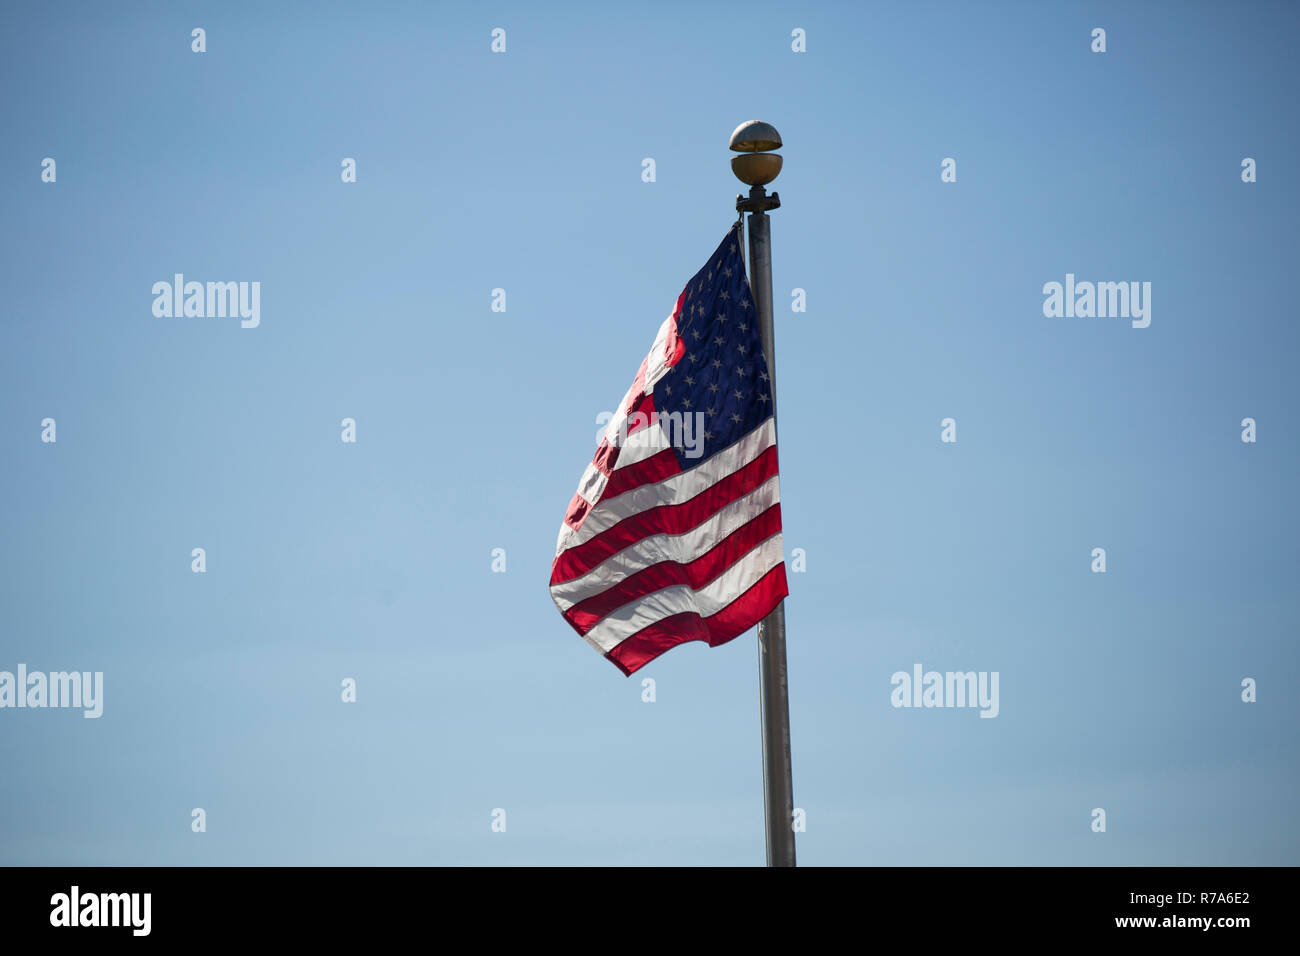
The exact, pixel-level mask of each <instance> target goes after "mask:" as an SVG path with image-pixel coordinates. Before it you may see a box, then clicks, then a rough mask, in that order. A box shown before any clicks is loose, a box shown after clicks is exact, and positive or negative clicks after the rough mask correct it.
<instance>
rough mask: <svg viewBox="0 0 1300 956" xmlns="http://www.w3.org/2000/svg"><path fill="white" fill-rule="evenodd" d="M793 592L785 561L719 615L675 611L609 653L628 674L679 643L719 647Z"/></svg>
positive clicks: (616, 665)
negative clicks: (676, 612) (704, 643)
mask: <svg viewBox="0 0 1300 956" xmlns="http://www.w3.org/2000/svg"><path fill="white" fill-rule="evenodd" d="M789 593H790V591H789V588H787V587H786V582H785V564H784V562H783V563H781V564H778V565H777V566H776V567H774V568H773V569H772V570H771V571H768V572H767V574H765V575H763V576H762V577H761V578H760V579H759V580H758V581H757V582H756V583H755V584H754V586H753V587H752V588H750V589H749V590H748V591H746V592H745V593H744V594H742V595H741V596H740V597H738V598H736V600H734V601H732V602H731V603H730V604H728V605H727V606H726V607H724V608H723V609H722V610H721V611H719V612H718V613H717V614H714V615H712V616H711V617H703V618H702V617H700V616H699V615H698V614H694V613H688V614H674V615H673V616H672V617H667V618H664V619H663V620H662V621H656V622H655V623H654V624H651V625H650V626H649V627H643V628H642V629H641V630H639V631H637V632H636V633H635V634H633V635H632V636H631V637H629V638H627V639H626V640H624V641H622V642H621V643H620V644H618V646H616V647H615V648H614V649H613V650H612V651H610V652H609V653H608V654H606V655H605V656H606V657H607V658H609V660H610V661H611V662H613V664H614V666H615V667H617V668H618V669H619V670H621V671H622V672H623V673H624V674H627V675H628V676H631V675H632V674H633V673H635V672H636V671H638V670H640V669H641V668H642V667H644V666H645V665H646V664H649V663H650V662H651V661H652V660H654V659H655V658H656V657H658V656H659V655H660V654H662V653H664V651H668V650H672V649H673V648H674V647H676V646H677V645H678V644H685V643H687V642H689V641H706V642H708V645H709V646H710V647H717V646H718V645H719V644H725V643H726V642H727V641H729V640H731V639H732V638H735V637H739V636H740V635H741V634H743V633H745V631H747V630H749V629H750V628H751V627H753V626H754V625H755V624H757V623H758V622H759V621H761V620H762V619H763V618H764V617H766V616H767V615H768V614H769V613H770V612H771V611H772V609H773V608H775V607H776V606H777V604H778V603H779V602H780V601H781V599H782V598H784V597H785V596H786V595H787V594H789Z"/></svg>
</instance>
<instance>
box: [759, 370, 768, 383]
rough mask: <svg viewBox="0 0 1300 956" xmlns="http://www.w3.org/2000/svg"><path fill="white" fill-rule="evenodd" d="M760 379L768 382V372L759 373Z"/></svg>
mask: <svg viewBox="0 0 1300 956" xmlns="http://www.w3.org/2000/svg"><path fill="white" fill-rule="evenodd" d="M758 377H759V378H761V379H762V380H763V381H765V382H766V381H767V372H766V371H763V372H759V373H758Z"/></svg>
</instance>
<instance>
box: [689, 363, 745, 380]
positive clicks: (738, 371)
mask: <svg viewBox="0 0 1300 956" xmlns="http://www.w3.org/2000/svg"><path fill="white" fill-rule="evenodd" d="M736 374H737V375H740V376H742V377H743V376H745V375H748V374H749V369H746V368H742V367H741V366H739V365H737V366H736ZM686 381H687V382H690V379H687V380H686Z"/></svg>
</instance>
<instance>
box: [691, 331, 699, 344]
mask: <svg viewBox="0 0 1300 956" xmlns="http://www.w3.org/2000/svg"><path fill="white" fill-rule="evenodd" d="M691 335H693V336H695V340H696V341H697V342H698V341H699V339H700V330H699V329H691Z"/></svg>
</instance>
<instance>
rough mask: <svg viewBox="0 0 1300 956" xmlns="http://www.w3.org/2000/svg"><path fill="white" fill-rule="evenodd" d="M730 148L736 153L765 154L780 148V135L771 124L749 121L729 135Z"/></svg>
mask: <svg viewBox="0 0 1300 956" xmlns="http://www.w3.org/2000/svg"><path fill="white" fill-rule="evenodd" d="M731 148H732V149H734V150H735V151H736V152H738V153H767V152H771V151H772V150H774V149H780V148H781V134H780V133H778V132H777V131H776V127H775V126H773V125H772V124H771V123H764V122H763V121H762V120H750V121H749V122H747V123H741V124H740V125H739V126H737V127H736V128H735V130H733V131H732V133H731Z"/></svg>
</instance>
